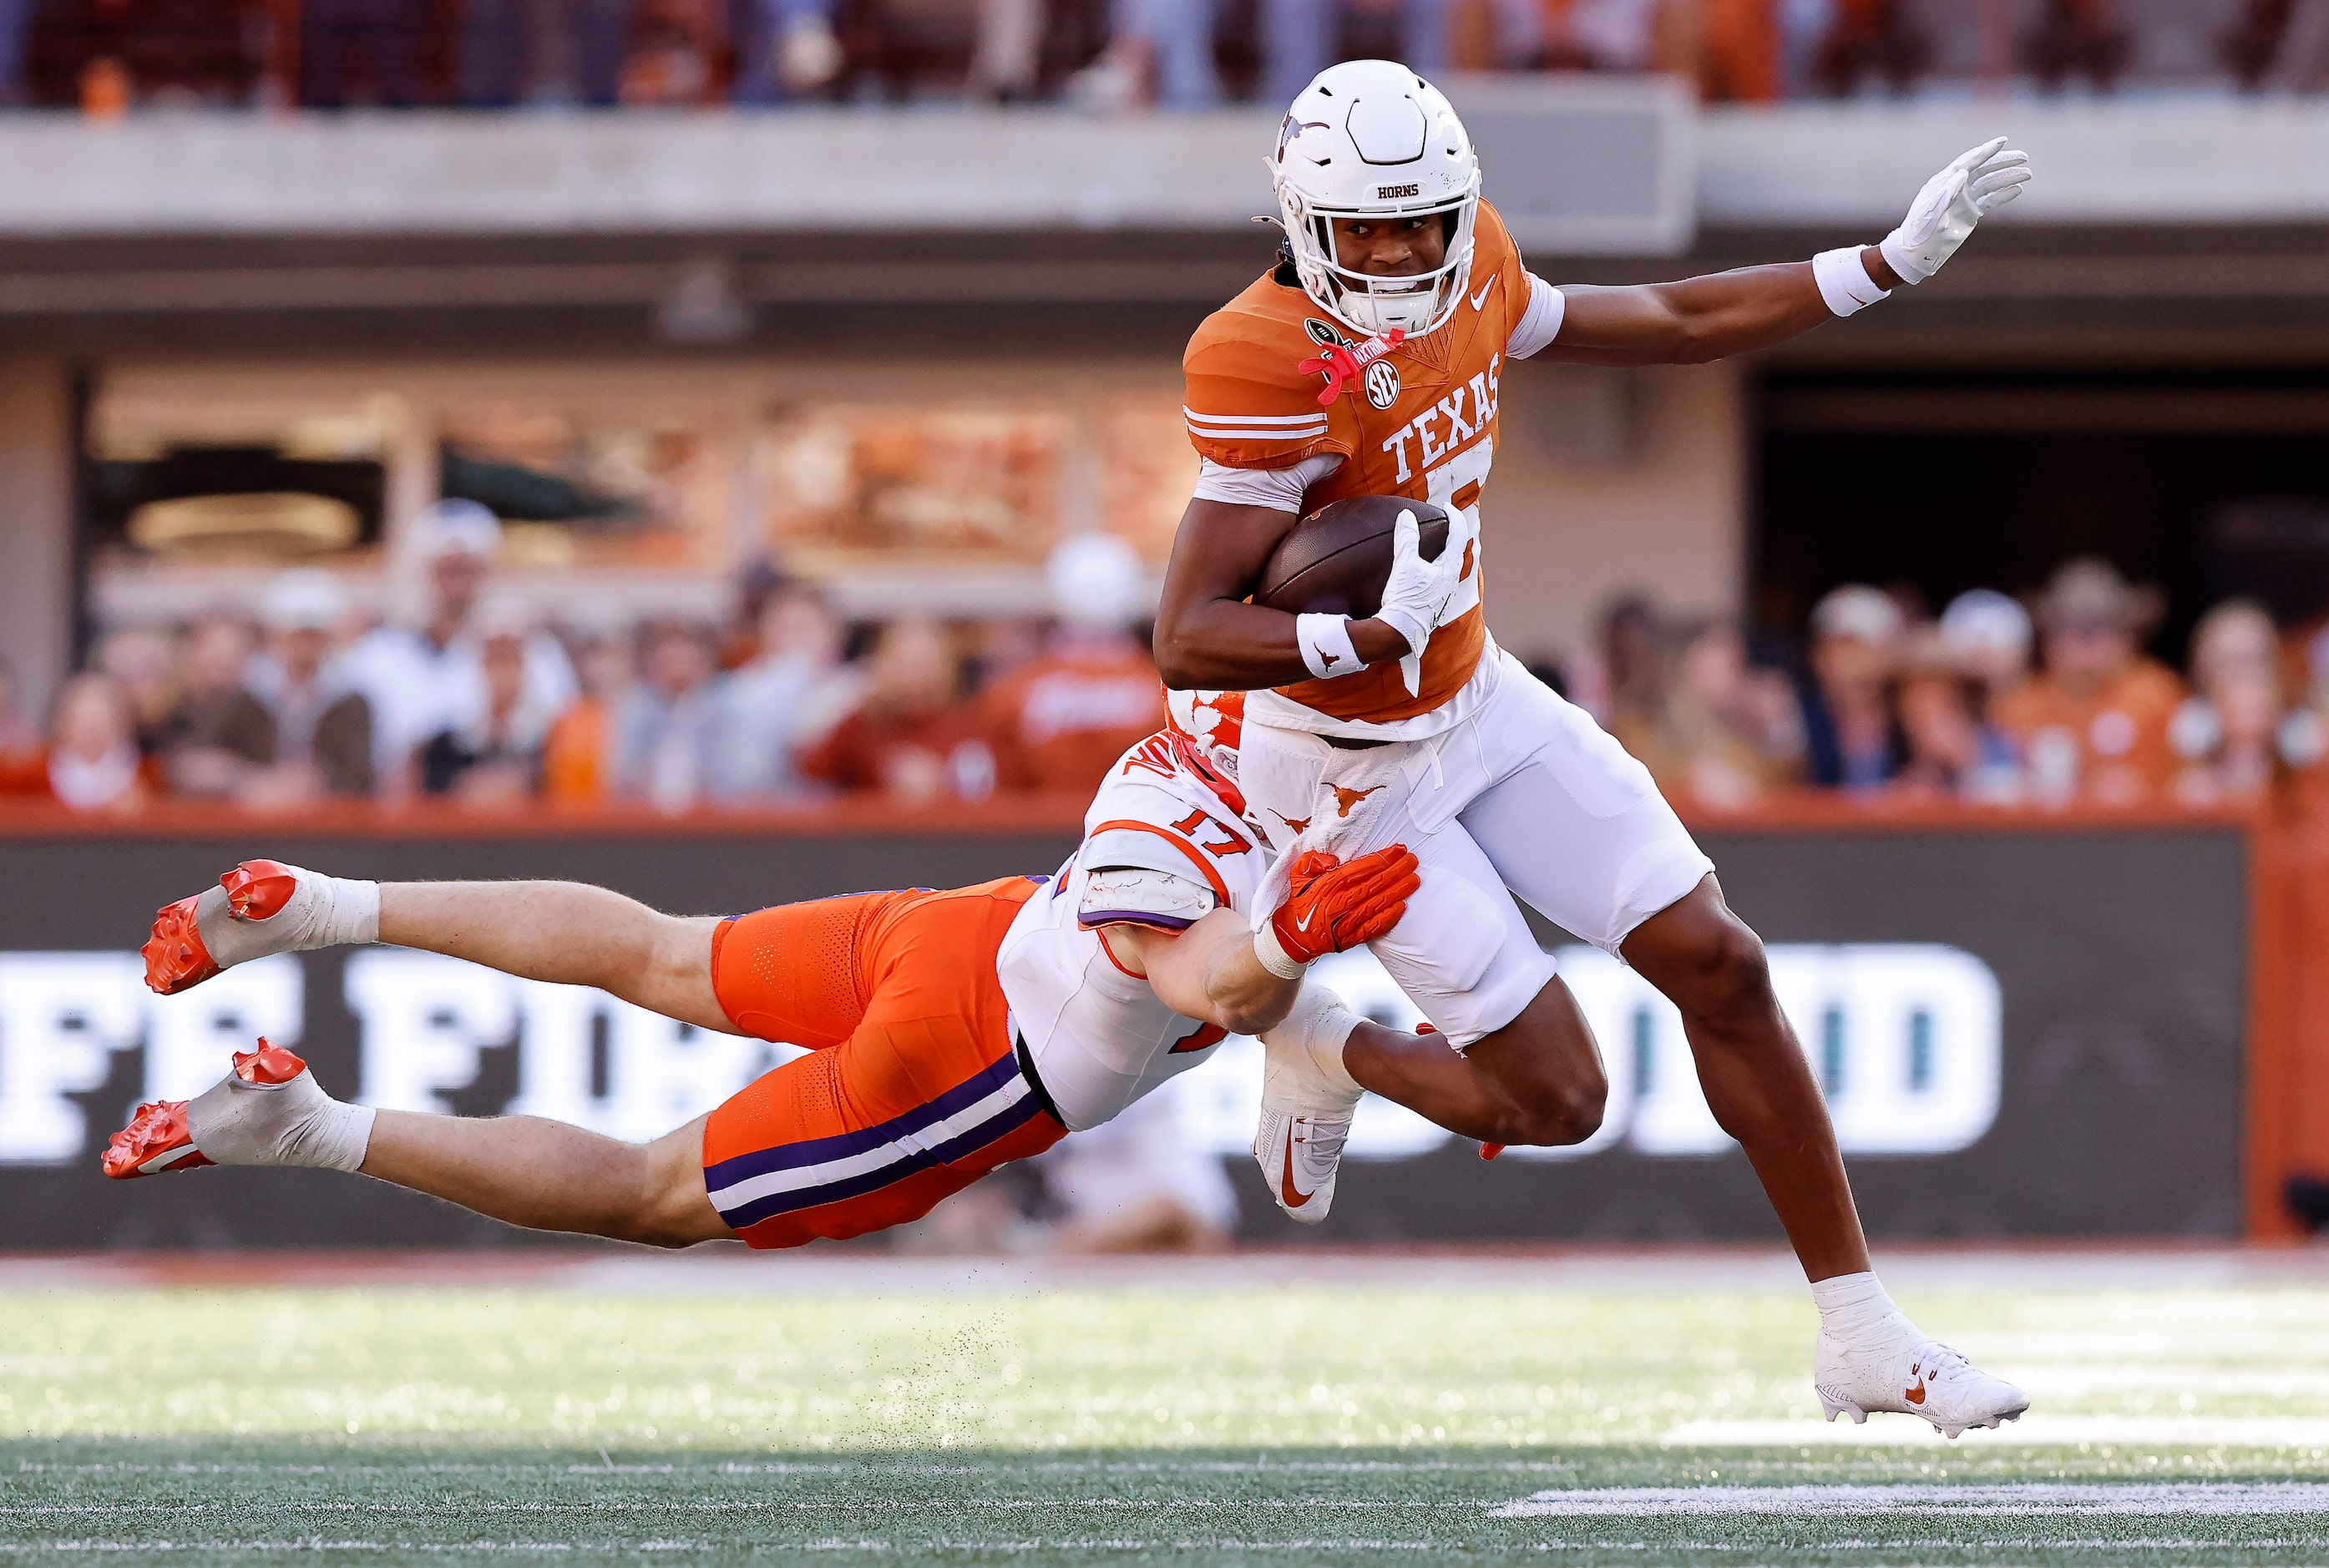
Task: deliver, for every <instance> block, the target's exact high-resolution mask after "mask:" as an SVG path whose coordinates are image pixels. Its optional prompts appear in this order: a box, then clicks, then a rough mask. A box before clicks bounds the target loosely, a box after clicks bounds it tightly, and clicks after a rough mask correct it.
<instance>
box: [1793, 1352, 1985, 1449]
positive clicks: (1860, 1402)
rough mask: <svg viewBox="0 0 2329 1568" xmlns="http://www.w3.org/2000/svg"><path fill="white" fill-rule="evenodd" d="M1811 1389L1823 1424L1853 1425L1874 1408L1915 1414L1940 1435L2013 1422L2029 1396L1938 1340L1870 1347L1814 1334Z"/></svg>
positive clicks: (1863, 1418)
mask: <svg viewBox="0 0 2329 1568" xmlns="http://www.w3.org/2000/svg"><path fill="white" fill-rule="evenodd" d="M1812 1383H1813V1385H1814V1386H1815V1388H1816V1389H1818V1391H1819V1397H1820V1409H1821V1410H1823V1411H1824V1412H1825V1413H1826V1415H1827V1419H1828V1420H1830V1421H1834V1419H1835V1418H1836V1417H1837V1416H1839V1415H1849V1416H1850V1417H1852V1419H1853V1424H1854V1425H1858V1424H1860V1423H1862V1422H1866V1421H1867V1419H1868V1417H1869V1415H1870V1414H1871V1413H1872V1412H1876V1411H1891V1412H1897V1413H1900V1414H1901V1415H1920V1416H1923V1417H1924V1418H1925V1419H1926V1420H1927V1421H1929V1422H1932V1423H1933V1426H1934V1428H1935V1430H1937V1431H1938V1432H1940V1434H1941V1435H1942V1436H1943V1437H1949V1438H1953V1437H1956V1436H1957V1435H1958V1434H1959V1433H1960V1432H1965V1431H1966V1429H1967V1428H1970V1427H1976V1426H1986V1427H1994V1426H1998V1425H2000V1424H2002V1423H2003V1422H2009V1421H2016V1420H2019V1419H2020V1418H2021V1415H2022V1413H2023V1411H2025V1410H2028V1409H2029V1408H2030V1396H2029V1395H2028V1394H2024V1393H2023V1392H2022V1390H2020V1389H2018V1388H2016V1387H2014V1386H2013V1385H2012V1384H2011V1383H2008V1382H2006V1381H2005V1380H2004V1378H2002V1377H1992V1376H1990V1375H1989V1374H1988V1373H1986V1372H1984V1371H1983V1370H1982V1369H1981V1368H1980V1367H1978V1366H1975V1365H1974V1364H1973V1363H1972V1362H1970V1361H1968V1360H1966V1358H1965V1357H1963V1356H1961V1355H1959V1354H1958V1353H1957V1352H1956V1351H1954V1350H1952V1349H1950V1348H1949V1347H1947V1346H1946V1345H1944V1344H1942V1343H1941V1342H1940V1341H1939V1340H1938V1339H1921V1338H1917V1339H1901V1340H1896V1341H1894V1342H1893V1343H1892V1344H1891V1345H1889V1346H1885V1347H1881V1348H1878V1349H1870V1348H1867V1347H1862V1346H1858V1345H1852V1344H1847V1343H1846V1342H1844V1341H1843V1339H1841V1338H1837V1337H1836V1336H1834V1335H1832V1334H1822V1335H1821V1336H1820V1337H1819V1348H1818V1352H1817V1354H1816V1355H1815V1357H1814V1372H1813V1376H1812Z"/></svg>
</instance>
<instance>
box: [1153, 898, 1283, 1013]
mask: <svg viewBox="0 0 2329 1568" xmlns="http://www.w3.org/2000/svg"><path fill="white" fill-rule="evenodd" d="M1108 936H1109V937H1110V938H1111V939H1112V940H1111V941H1110V943H1109V946H1110V947H1111V948H1112V949H1114V950H1115V952H1116V953H1117V958H1118V962H1122V961H1123V959H1124V958H1125V957H1127V956H1130V957H1131V958H1132V959H1133V960H1134V963H1132V964H1127V965H1126V967H1127V968H1131V967H1135V966H1137V967H1138V968H1140V969H1141V970H1143V971H1145V972H1146V974H1147V976H1148V985H1149V989H1151V990H1152V991H1155V993H1156V1000H1159V1001H1161V1002H1163V1003H1164V1004H1165V1006H1166V1007H1169V1008H1171V1009H1173V1010H1174V1012H1176V1013H1179V1014H1180V1015H1181V1016H1182V1017H1183V1018H1190V1019H1202V1020H1203V1021H1205V1022H1206V1023H1210V1024H1219V1025H1220V1026H1221V1028H1225V1029H1227V1030H1229V1031H1230V1032H1231V1033H1232V1034H1240V1035H1258V1034H1259V1033H1261V1032H1262V1030H1264V1029H1269V1028H1277V1027H1278V1025H1279V1024H1281V1023H1283V1022H1285V1021H1286V1015H1287V1013H1288V1012H1289V1011H1291V1010H1292V1009H1293V1007H1294V999H1295V997H1296V996H1297V995H1298V994H1299V993H1300V991H1301V990H1302V982H1301V981H1299V980H1281V979H1279V978H1278V976H1277V975H1274V974H1272V973H1270V972H1269V971H1268V970H1266V969H1264V968H1263V967H1262V966H1261V960H1260V959H1259V958H1257V957H1255V956H1254V951H1253V928H1252V927H1251V926H1249V925H1247V924H1246V923H1245V916H1244V915H1240V914H1238V913H1237V912H1236V911H1235V910H1233V909H1216V910H1214V911H1213V912H1212V914H1210V915H1206V916H1204V917H1203V918H1202V919H1201V920H1199V921H1198V922H1197V923H1196V924H1195V925H1192V926H1190V927H1189V929H1188V930H1186V931H1183V932H1181V933H1179V934H1174V933H1172V932H1169V931H1151V930H1149V929H1147V928H1146V927H1145V926H1137V925H1119V926H1111V927H1110V928H1109V930H1108Z"/></svg>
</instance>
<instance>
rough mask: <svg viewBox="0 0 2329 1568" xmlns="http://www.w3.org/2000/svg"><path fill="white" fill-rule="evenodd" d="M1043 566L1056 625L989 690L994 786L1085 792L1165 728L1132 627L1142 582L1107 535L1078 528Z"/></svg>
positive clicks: (1119, 543)
mask: <svg viewBox="0 0 2329 1568" xmlns="http://www.w3.org/2000/svg"><path fill="white" fill-rule="evenodd" d="M1044 569H1045V576H1046V577H1047V578H1048V580H1049V585H1050V587H1051V606H1052V614H1053V615H1055V616H1056V617H1057V618H1058V623H1059V624H1058V625H1057V626H1056V627H1055V628H1054V629H1053V631H1052V632H1051V636H1050V637H1049V638H1048V639H1047V640H1046V643H1045V645H1044V648H1043V652H1042V654H1041V656H1039V657H1037V658H1035V659H1033V660H1031V661H1030V662H1027V663H1025V664H1023V665H1021V666H1020V667H1019V668H1018V669H1017V670H1015V671H1013V672H1012V673H1011V674H1010V675H1009V676H1008V677H1007V678H1005V679H1004V681H1001V682H999V683H998V684H996V685H995V687H993V688H992V689H990V690H988V691H987V693H986V698H985V703H984V705H983V706H984V709H985V723H986V736H987V743H988V744H989V745H990V746H993V747H994V750H995V783H996V784H997V785H998V786H999V787H1000V788H1003V789H1006V790H1058V791H1066V792H1072V793H1078V794H1089V793H1091V792H1092V791H1093V790H1096V789H1098V787H1099V784H1100V781H1101V780H1102V779H1103V778H1105V777H1106V776H1107V775H1108V766H1109V765H1110V764H1112V763H1114V762H1115V761H1116V759H1117V757H1119V756H1122V755H1123V754H1124V751H1125V748H1126V747H1127V746H1131V745H1133V744H1134V743H1135V742H1136V741H1138V740H1141V739H1142V738H1144V737H1147V736H1149V735H1153V734H1155V732H1156V731H1157V730H1159V729H1162V728H1165V697H1164V688H1163V687H1162V686H1161V685H1160V684H1159V682H1158V681H1157V678H1156V663H1155V660H1154V659H1152V658H1151V657H1150V656H1149V653H1148V650H1147V649H1146V647H1145V646H1143V645H1142V643H1140V641H1139V639H1137V638H1136V637H1135V636H1133V635H1132V631H1131V628H1132V626H1133V624H1134V623H1135V622H1136V621H1137V620H1138V619H1139V618H1140V616H1141V615H1143V614H1144V613H1145V612H1146V610H1147V609H1148V608H1149V607H1150V606H1149V604H1148V596H1147V583H1146V579H1145V574H1143V573H1142V571H1141V569H1140V559H1139V558H1138V557H1137V556H1136V555H1134V554H1133V552H1132V547H1131V546H1130V545H1127V544H1126V543H1125V542H1124V541H1123V540H1120V539H1117V537H1116V536H1115V535H1113V534H1106V533H1087V534H1080V535H1078V536H1077V537H1076V538H1074V539H1071V540H1068V541H1067V542H1066V543H1065V544H1063V545H1061V546H1060V548H1059V549H1055V550H1053V551H1052V552H1051V561H1050V563H1049V564H1048V565H1047V566H1046V568H1044Z"/></svg>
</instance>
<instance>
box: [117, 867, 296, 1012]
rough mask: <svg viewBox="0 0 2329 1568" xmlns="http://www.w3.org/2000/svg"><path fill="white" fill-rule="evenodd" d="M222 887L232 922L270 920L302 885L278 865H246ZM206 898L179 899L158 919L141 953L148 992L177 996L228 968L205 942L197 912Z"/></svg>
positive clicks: (223, 880) (221, 883)
mask: <svg viewBox="0 0 2329 1568" xmlns="http://www.w3.org/2000/svg"><path fill="white" fill-rule="evenodd" d="M219 886H220V887H222V888H224V889H225V890H226V905H227V913H228V915H231V916H232V917H233V918H234V919H237V920H271V919H273V918H274V917H275V916H276V915H280V914H281V913H282V912H283V907H284V906H285V905H287V904H288V903H290V902H291V895H292V894H294V893H296V892H297V891H298V890H299V879H298V878H297V877H296V876H294V875H292V873H291V869H290V868H289V867H288V866H285V865H283V864H282V863H281V862H280V861H277V860H245V861H244V862H242V864H240V866H237V867H236V868H235V869H233V870H231V871H229V872H228V873H227V874H226V875H225V876H223V877H221V878H219ZM206 897H209V895H208V894H206V893H197V894H195V895H194V896H193V897H191V898H181V899H179V900H178V901H177V902H176V903H175V904H172V905H169V906H166V907H165V908H163V909H162V910H160V911H159V912H157V913H156V915H155V916H154V931H153V934H152V935H150V936H148V937H147V938H146V945H145V946H144V947H143V948H142V949H140V951H141V952H142V953H144V954H145V956H146V989H147V990H149V991H156V992H157V993H159V994H160V995H163V996H175V995H176V994H177V993H178V992H180V991H186V990H188V989H190V988H192V987H193V986H198V985H200V984H202V983H203V981H206V980H208V979H210V977H211V976H212V975H214V974H216V973H217V972H219V971H220V970H221V969H222V968H223V967H225V966H224V965H222V964H221V963H220V962H218V961H217V960H216V959H214V958H212V956H211V952H210V949H209V947H208V946H206V945H205V944H203V929H202V916H201V912H200V908H199V906H200V905H201V903H202V901H203V899H204V898H206Z"/></svg>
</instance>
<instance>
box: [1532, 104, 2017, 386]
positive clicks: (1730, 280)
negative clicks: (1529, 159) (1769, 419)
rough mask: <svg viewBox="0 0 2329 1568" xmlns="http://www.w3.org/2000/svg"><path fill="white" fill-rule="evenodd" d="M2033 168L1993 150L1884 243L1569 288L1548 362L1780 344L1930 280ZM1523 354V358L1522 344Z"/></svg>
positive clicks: (1951, 173) (1963, 160)
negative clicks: (1670, 279)
mask: <svg viewBox="0 0 2329 1568" xmlns="http://www.w3.org/2000/svg"><path fill="white" fill-rule="evenodd" d="M2029 179H2030V159H2029V157H2028V156H2027V155H2025V154H2023V153H2020V152H2015V151H2010V150H2008V149H2007V148H2006V146H2005V138H2004V136H1999V137H1996V138H1995V139H1994V140H1992V141H1988V142H1985V143H1983V144H1982V145H1981V146H1977V147H1975V148H1973V149H1972V150H1971V151H1969V152H1967V153H1966V154H1964V155H1962V156H1960V157H1958V158H1956V159H1954V160H1952V161H1951V162H1950V164H1949V165H1948V167H1947V168H1945V169H1943V170H1942V171H1941V172H1940V173H1939V174H1936V175H1934V176H1933V177H1932V178H1931V179H1930V180H1928V181H1927V182H1925V187H1924V189H1923V190H1921V191H1919V192H1918V193H1917V199H1916V201H1915V202H1913V203H1912V204H1911V205H1910V206H1909V215H1908V216H1907V217H1906V218H1904V219H1902V220H1901V221H1900V227H1899V228H1897V229H1895V230H1892V232H1891V233H1890V234H1888V235H1886V236H1885V237H1884V239H1883V240H1882V241H1881V243H1879V244H1876V245H1864V246H1861V247H1859V248H1858V249H1845V250H1831V251H1829V252H1827V253H1826V254H1825V255H1823V256H1820V257H1817V258H1815V259H1813V260H1811V261H1798V262H1792V263H1789V264H1787V265H1785V266H1780V267H1749V268H1740V270H1738V271H1736V272H1718V273H1713V274H1711V275H1710V276H1708V277H1686V278H1683V280H1682V281H1681V282H1679V283H1652V284H1644V285H1641V286H1636V287H1630V288H1592V287H1583V288H1565V289H1563V290H1561V299H1562V300H1563V301H1564V302H1565V306H1566V308H1565V310H1564V312H1563V314H1562V315H1561V316H1560V318H1559V320H1560V326H1559V330H1558V331H1557V332H1556V333H1555V334H1554V336H1553V339H1552V342H1551V344H1550V345H1549V346H1548V347H1547V348H1546V349H1545V350H1544V351H1543V354H1544V357H1548V358H1551V359H1556V360H1572V361H1583V362H1585V363H1588V364H1601V365H1666V364H1700V363H1703V362H1704V361H1708V360H1719V359H1721V358H1723V357H1724V356H1726V355H1729V354H1736V353H1744V352H1747V351H1749V350H1750V349H1759V348H1766V347H1768V346H1769V345H1770V344H1772V343H1782V342H1784V341H1786V340H1787V339H1788V338H1791V337H1794V336H1795V335H1796V334H1797V333H1806V332H1809V331H1810V330H1811V329H1812V328H1814V327H1815V326H1817V325H1819V324H1820V323H1822V322H1824V321H1825V320H1827V319H1828V318H1829V317H1830V316H1835V315H1852V314H1853V312H1855V311H1857V310H1860V309H1862V308H1863V307H1865V306H1867V305H1872V304H1874V303H1875V302H1876V301H1878V300H1880V299H1882V298H1883V297H1884V296H1886V295H1888V294H1890V293H1891V291H1892V290H1893V289H1896V288H1899V287H1901V286H1904V285H1909V284H1917V283H1922V282H1923V281H1924V280H1925V279H1926V278H1928V277H1931V276H1932V275H1933V274H1934V273H1935V272H1937V271H1938V270H1939V269H1940V267H1941V264H1942V263H1943V262H1945V261H1947V259H1948V258H1950V257H1951V256H1954V255H1956V254H1957V247H1958V246H1960V245H1963V244H1964V243H1965V241H1966V236H1968V235H1970V234H1971V233H1972V232H1973V230H1974V225H1975V224H1976V223H1978V222H1980V221H1981V220H1982V218H1983V217H1984V216H1985V215H1986V214H1987V213H1989V212H1992V211H1995V210H1996V209H1997V208H1999V207H2002V206H2004V204H2005V203H2006V202H2011V201H2012V200H2013V198H2014V197H2016V196H2018V195H2020V194H2021V193H2022V187H2023V184H2024V183H2027V182H2028V181H2029ZM1513 352H1516V353H1518V352H1526V351H1525V349H1524V348H1521V347H1517V346H1516V347H1515V349H1514V351H1513Z"/></svg>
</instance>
